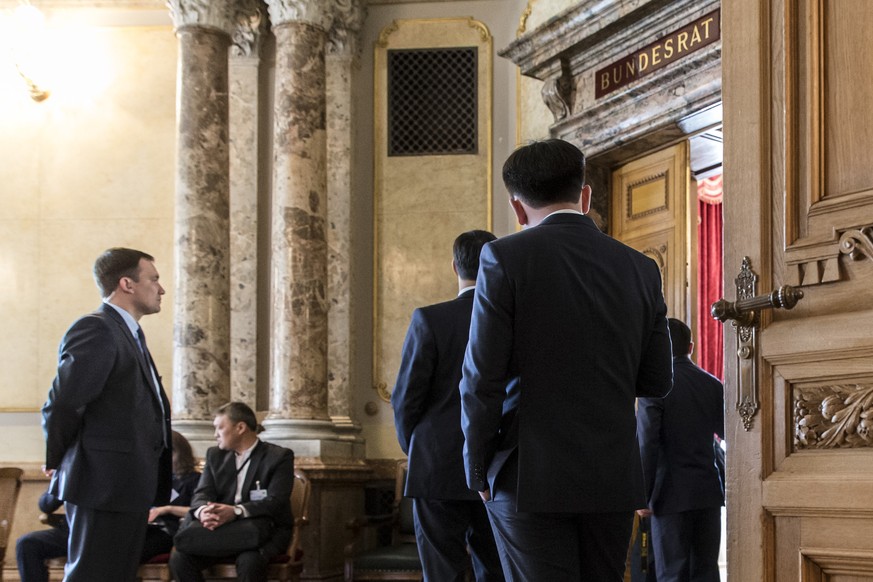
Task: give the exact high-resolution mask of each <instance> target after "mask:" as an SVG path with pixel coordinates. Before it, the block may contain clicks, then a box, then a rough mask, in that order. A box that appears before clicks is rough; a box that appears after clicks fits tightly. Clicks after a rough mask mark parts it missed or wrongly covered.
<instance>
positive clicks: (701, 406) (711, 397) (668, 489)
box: [637, 356, 724, 515]
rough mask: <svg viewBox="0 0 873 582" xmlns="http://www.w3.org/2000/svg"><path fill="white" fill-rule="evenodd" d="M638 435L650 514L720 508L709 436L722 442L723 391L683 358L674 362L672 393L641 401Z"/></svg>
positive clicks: (721, 487) (719, 489) (715, 461)
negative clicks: (720, 439) (714, 436)
mask: <svg viewBox="0 0 873 582" xmlns="http://www.w3.org/2000/svg"><path fill="white" fill-rule="evenodd" d="M637 431H638V433H639V440H640V450H641V452H642V459H643V474H644V475H645V478H646V494H647V497H648V505H649V508H650V509H651V510H652V511H653V512H654V513H655V514H656V515H657V514H667V513H679V512H681V511H691V510H694V509H705V508H707V507H720V506H722V505H724V483H723V481H722V476H721V473H720V471H719V466H718V462H719V460H718V458H717V455H716V451H715V450H714V448H713V435H714V434H717V435H718V436H719V438H724V388H723V386H722V383H721V382H720V381H719V380H718V379H717V378H715V377H713V376H711V375H709V374H708V373H707V372H705V371H703V370H701V369H700V368H698V367H697V366H696V365H694V362H692V361H691V359H690V358H688V357H687V356H681V357H677V358H674V359H673V390H672V391H671V392H670V394H668V395H667V396H665V397H664V398H641V399H640V401H639V411H638V413H637Z"/></svg>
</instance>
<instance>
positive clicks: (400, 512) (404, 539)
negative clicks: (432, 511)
mask: <svg viewBox="0 0 873 582" xmlns="http://www.w3.org/2000/svg"><path fill="white" fill-rule="evenodd" d="M408 470H409V461H407V460H406V459H404V460H401V461H398V462H397V474H396V477H395V482H394V513H395V515H396V516H397V523H396V524H395V529H394V542H395V543H404V544H414V543H415V518H414V517H413V512H412V499H410V498H409V497H406V496H405V495H404V494H403V492H404V491H405V490H406V475H407V472H408Z"/></svg>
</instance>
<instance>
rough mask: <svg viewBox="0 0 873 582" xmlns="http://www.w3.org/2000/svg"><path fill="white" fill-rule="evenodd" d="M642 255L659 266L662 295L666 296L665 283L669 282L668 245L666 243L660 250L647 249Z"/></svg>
mask: <svg viewBox="0 0 873 582" xmlns="http://www.w3.org/2000/svg"><path fill="white" fill-rule="evenodd" d="M642 253H643V254H644V255H646V256H647V257H649V258H650V259H652V260H653V261H655V264H656V265H658V271H660V272H661V294H662V295H663V294H664V282H665V281H666V280H667V244H666V243H664V244H662V245H661V246H659V247H658V248H655V247H646V248H645V249H643V250H642Z"/></svg>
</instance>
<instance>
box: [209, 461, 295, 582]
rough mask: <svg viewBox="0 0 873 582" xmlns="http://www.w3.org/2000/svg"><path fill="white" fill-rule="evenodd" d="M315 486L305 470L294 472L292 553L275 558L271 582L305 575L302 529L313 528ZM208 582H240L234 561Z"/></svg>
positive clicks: (211, 575) (216, 570)
mask: <svg viewBox="0 0 873 582" xmlns="http://www.w3.org/2000/svg"><path fill="white" fill-rule="evenodd" d="M311 493H312V485H311V484H310V482H309V478H308V477H307V476H306V472H304V471H303V469H294V487H293V488H292V490H291V511H292V513H293V514H294V533H293V534H292V535H291V543H290V544H289V545H288V551H287V552H286V553H284V554H280V555H278V556H274V557H273V558H272V559H271V560H270V565H269V566H268V568H267V579H268V580H278V581H279V582H297V581H298V580H300V573H301V572H303V550H302V549H301V548H300V528H301V527H303V526H305V525H309V496H310V494H311ZM204 575H205V577H206V579H207V580H236V578H237V576H236V565H235V564H234V563H233V561H230V560H229V561H228V562H227V563H220V564H216V565H214V566H212V567H211V568H208V569H207V570H206V572H205V574H204Z"/></svg>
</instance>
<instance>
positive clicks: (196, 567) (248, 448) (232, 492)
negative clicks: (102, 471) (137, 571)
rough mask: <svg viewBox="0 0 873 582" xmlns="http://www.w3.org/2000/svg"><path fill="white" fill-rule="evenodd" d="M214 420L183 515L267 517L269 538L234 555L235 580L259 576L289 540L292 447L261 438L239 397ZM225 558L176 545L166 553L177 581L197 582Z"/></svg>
mask: <svg viewBox="0 0 873 582" xmlns="http://www.w3.org/2000/svg"><path fill="white" fill-rule="evenodd" d="M213 425H214V426H215V438H216V440H217V441H218V446H217V447H211V448H210V449H209V450H208V451H207V452H206V467H205V468H204V469H203V474H202V475H201V477H200V483H199V484H198V485H197V490H196V491H195V492H194V499H193V501H192V502H191V511H190V512H189V514H188V517H187V518H186V520H198V521H199V522H200V523H201V524H203V527H204V528H206V529H209V530H217V529H218V528H221V527H222V526H224V525H225V524H227V523H230V522H232V521H234V520H238V519H248V518H256V517H264V516H266V517H269V518H271V519H272V524H273V529H272V535H271V537H270V539H268V540H267V541H266V542H265V543H264V544H263V545H261V547H259V548H257V549H253V550H248V551H243V552H241V553H239V554H237V555H236V556H235V560H236V571H237V576H238V578H237V579H238V580H243V581H251V582H264V581H266V580H267V564H268V563H269V560H270V558H272V557H273V556H276V555H278V554H280V553H282V552H283V551H285V550H286V549H287V548H288V543H289V542H290V541H291V534H292V529H293V526H294V520H293V517H292V515H291V502H290V499H291V487H293V485H294V453H293V452H292V451H291V450H289V449H286V448H284V447H280V446H278V445H274V444H271V443H267V442H263V441H261V440H260V439H259V438H258V436H257V435H258V433H259V432H260V431H261V430H263V428H262V427H261V426H260V425H258V423H257V419H256V418H255V413H254V412H252V409H251V408H249V407H248V406H246V405H245V404H243V403H242V402H230V403H228V404H225V405H224V406H222V407H221V408H219V409H218V412H217V413H216V415H215V421H214V422H213ZM184 528H185V524H183V525H182V529H184ZM228 557H233V556H228ZM224 559H225V558H222V557H215V556H202V555H196V554H189V553H184V552H180V551H179V550H178V548H176V549H174V550H173V553H172V555H171V556H170V570H171V571H172V572H173V576H174V577H175V579H176V580H177V581H178V582H192V581H198V582H199V581H201V580H203V572H202V570H203V569H204V568H207V567H209V566H211V565H212V564H215V563H216V562H220V561H223V560H224Z"/></svg>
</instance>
